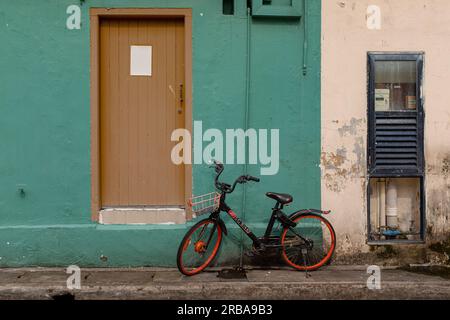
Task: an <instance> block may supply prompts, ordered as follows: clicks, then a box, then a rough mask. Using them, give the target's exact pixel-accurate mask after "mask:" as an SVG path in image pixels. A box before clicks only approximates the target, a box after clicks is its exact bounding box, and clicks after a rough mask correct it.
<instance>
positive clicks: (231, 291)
mask: <svg viewBox="0 0 450 320" xmlns="http://www.w3.org/2000/svg"><path fill="white" fill-rule="evenodd" d="M408 270H409V271H407V270H404V269H399V268H394V267H389V268H382V270H381V289H379V290H369V289H368V288H367V284H366V283H367V279H368V277H369V276H370V275H369V274H368V273H367V266H328V267H325V268H323V269H321V270H319V271H316V272H312V273H310V275H311V276H310V277H306V276H305V273H302V272H297V271H295V270H292V269H289V268H276V269H271V270H267V269H265V270H262V269H249V270H247V271H246V274H245V275H243V277H242V278H240V279H234V278H223V277H218V274H219V272H218V271H219V269H211V270H209V271H208V272H204V273H202V274H200V275H197V276H194V277H185V276H183V275H181V274H180V273H179V272H178V271H177V270H176V269H167V268H138V269H136V268H134V269H88V268H86V269H81V277H80V280H81V289H73V290H69V289H67V285H66V282H67V278H68V277H69V274H66V269H64V268H20V269H0V299H80V300H84V299H450V280H449V277H448V273H446V272H442V270H441V269H439V270H441V271H436V269H430V268H428V267H423V266H421V267H418V266H417V267H414V266H413V267H412V268H411V267H410V268H409V269H408ZM433 270H434V271H433ZM444 270H448V269H444ZM410 271H414V272H410ZM416 271H417V272H416Z"/></svg>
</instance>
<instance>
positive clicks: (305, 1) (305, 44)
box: [303, 0, 308, 76]
mask: <svg viewBox="0 0 450 320" xmlns="http://www.w3.org/2000/svg"><path fill="white" fill-rule="evenodd" d="M303 11H304V12H303V21H304V22H303V23H304V25H305V26H304V28H303V36H304V37H303V75H304V76H306V74H307V72H308V59H307V53H308V21H307V20H306V17H307V16H308V0H303Z"/></svg>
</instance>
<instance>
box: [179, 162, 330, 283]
mask: <svg viewBox="0 0 450 320" xmlns="http://www.w3.org/2000/svg"><path fill="white" fill-rule="evenodd" d="M214 167H215V171H216V177H215V179H214V185H215V187H216V189H217V190H218V191H220V192H213V193H209V194H206V195H203V196H199V197H193V198H191V200H190V201H189V206H190V207H191V208H192V211H193V212H194V213H196V214H197V215H201V214H206V213H210V216H209V217H208V218H206V219H203V220H201V221H199V222H197V223H196V224H195V225H194V226H193V227H192V228H190V229H189V231H188V232H187V233H186V235H185V236H184V238H183V240H182V241H181V244H180V246H179V248H178V253H177V266H178V269H179V270H180V272H181V273H182V274H184V275H187V276H193V275H196V274H198V273H200V272H202V271H203V270H204V269H205V268H206V267H208V265H210V264H211V262H212V261H213V260H214V258H215V257H216V255H217V253H218V251H219V248H220V245H221V242H222V234H225V235H227V234H228V232H227V228H226V225H225V223H224V221H223V220H222V219H221V217H220V213H221V212H225V213H227V214H228V215H229V216H230V217H231V219H233V221H234V222H235V223H236V224H237V225H238V226H239V227H240V228H241V229H242V230H243V231H244V233H245V234H246V235H247V236H248V237H249V238H250V239H251V240H252V242H253V247H252V251H251V253H250V255H252V254H257V255H262V254H265V253H266V252H267V251H268V250H269V249H276V250H281V255H282V258H283V260H284V261H285V262H286V263H287V264H288V265H289V266H291V267H293V268H295V269H297V270H301V271H307V272H308V271H313V270H317V269H318V268H320V267H322V266H323V265H325V264H327V263H329V262H330V261H331V258H332V256H333V253H334V249H335V247H336V234H335V232H334V229H333V226H332V225H331V223H330V222H329V221H328V220H327V219H325V218H324V217H323V216H322V215H324V214H325V215H326V214H329V213H330V211H322V210H316V209H307V210H299V211H296V212H294V213H292V214H291V215H289V216H287V215H286V214H285V213H284V212H283V211H282V210H283V208H284V206H286V205H288V204H290V203H291V202H292V200H293V198H292V196H291V195H289V194H283V193H274V192H267V193H266V196H268V197H269V198H271V199H274V200H275V201H276V205H275V207H274V208H272V215H271V217H270V220H269V223H268V225H267V228H266V231H265V233H264V235H263V236H262V237H259V238H258V237H256V236H255V234H254V233H253V232H252V231H251V230H250V228H249V227H247V226H246V225H245V224H244V223H243V222H242V220H241V219H240V218H239V217H238V216H237V215H236V213H235V212H234V211H233V210H232V209H231V208H230V207H229V206H228V205H227V204H226V203H225V197H226V195H227V194H231V193H232V192H233V191H234V189H235V187H236V185H237V184H243V183H247V182H249V181H253V182H259V181H260V179H258V178H256V177H253V176H250V175H242V176H240V177H239V178H237V179H236V180H235V181H234V183H233V184H232V185H230V184H227V183H224V182H220V181H219V177H220V175H221V174H222V172H223V170H224V166H223V164H222V163H220V162H218V161H214ZM275 222H279V223H280V226H282V227H283V230H282V231H281V233H280V235H274V234H273V232H272V231H273V227H274V225H275Z"/></svg>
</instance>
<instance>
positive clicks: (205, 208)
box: [188, 192, 220, 216]
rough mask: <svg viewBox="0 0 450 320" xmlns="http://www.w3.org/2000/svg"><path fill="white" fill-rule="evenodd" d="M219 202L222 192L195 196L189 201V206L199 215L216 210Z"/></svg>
mask: <svg viewBox="0 0 450 320" xmlns="http://www.w3.org/2000/svg"><path fill="white" fill-rule="evenodd" d="M219 204H220V193H217V192H211V193H207V194H204V195H201V196H195V197H192V198H191V199H189V201H188V205H189V207H190V208H191V210H192V212H193V213H195V215H197V216H199V215H202V214H205V213H210V212H214V211H216V210H217V209H218V208H219Z"/></svg>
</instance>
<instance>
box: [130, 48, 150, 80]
mask: <svg viewBox="0 0 450 320" xmlns="http://www.w3.org/2000/svg"><path fill="white" fill-rule="evenodd" d="M130 48H131V49H130V50H131V54H130V56H131V59H130V60H131V62H130V75H132V76H151V75H152V46H131V47H130Z"/></svg>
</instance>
